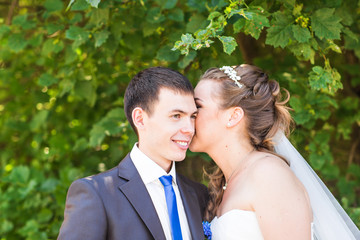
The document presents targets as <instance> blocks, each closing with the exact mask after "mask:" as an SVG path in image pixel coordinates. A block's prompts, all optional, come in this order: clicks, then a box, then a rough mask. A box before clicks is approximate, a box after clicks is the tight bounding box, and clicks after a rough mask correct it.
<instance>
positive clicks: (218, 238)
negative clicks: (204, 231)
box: [211, 209, 313, 240]
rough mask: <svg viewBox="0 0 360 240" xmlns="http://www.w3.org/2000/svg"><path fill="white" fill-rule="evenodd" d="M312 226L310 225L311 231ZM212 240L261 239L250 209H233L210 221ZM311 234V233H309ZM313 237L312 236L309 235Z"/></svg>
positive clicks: (253, 214)
mask: <svg viewBox="0 0 360 240" xmlns="http://www.w3.org/2000/svg"><path fill="white" fill-rule="evenodd" d="M312 231H313V227H312V225H311V232H312ZM211 232H212V237H211V239H212V240H263V239H264V237H263V236H262V234H261V230H260V227H259V224H258V221H257V219H256V215H255V213H254V212H252V211H244V210H239V209H233V210H230V211H228V212H226V213H225V214H223V215H222V216H221V217H215V218H214V219H213V220H212V221H211ZM311 235H312V236H313V234H311ZM311 239H313V237H311Z"/></svg>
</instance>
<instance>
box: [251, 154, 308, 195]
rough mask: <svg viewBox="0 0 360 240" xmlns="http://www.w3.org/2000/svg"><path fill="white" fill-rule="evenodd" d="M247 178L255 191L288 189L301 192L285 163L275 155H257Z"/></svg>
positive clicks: (293, 175)
mask: <svg viewBox="0 0 360 240" xmlns="http://www.w3.org/2000/svg"><path fill="white" fill-rule="evenodd" d="M249 177H250V180H251V182H252V183H253V184H255V185H256V188H257V189H264V188H267V189H273V188H277V189H279V188H281V187H284V188H285V189H286V188H289V187H290V188H294V189H299V190H301V184H299V181H298V179H297V178H296V176H295V174H294V173H293V172H292V171H291V169H290V167H289V165H288V164H287V162H285V161H284V160H283V159H281V158H280V157H278V156H276V155H272V154H268V153H261V154H259V155H258V156H257V158H256V160H254V163H253V164H252V165H251V166H250V168H249Z"/></svg>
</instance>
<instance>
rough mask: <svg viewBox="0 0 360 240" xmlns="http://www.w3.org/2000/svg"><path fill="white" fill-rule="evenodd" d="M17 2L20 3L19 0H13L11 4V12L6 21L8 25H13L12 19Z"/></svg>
mask: <svg viewBox="0 0 360 240" xmlns="http://www.w3.org/2000/svg"><path fill="white" fill-rule="evenodd" d="M17 4H18V0H13V1H12V2H11V6H10V9H9V12H8V15H7V18H6V22H5V23H6V25H11V21H12V18H13V15H14V10H15V7H16V5H17Z"/></svg>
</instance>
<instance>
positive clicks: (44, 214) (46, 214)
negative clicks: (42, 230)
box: [36, 208, 53, 223]
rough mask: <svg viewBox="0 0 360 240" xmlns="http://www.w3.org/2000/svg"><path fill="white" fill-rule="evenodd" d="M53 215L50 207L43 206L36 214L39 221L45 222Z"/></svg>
mask: <svg viewBox="0 0 360 240" xmlns="http://www.w3.org/2000/svg"><path fill="white" fill-rule="evenodd" d="M52 217H53V212H52V211H51V210H50V209H46V208H43V209H41V210H40V212H39V213H37V214H36V218H37V220H38V222H39V223H47V222H49V221H50V220H51V218H52Z"/></svg>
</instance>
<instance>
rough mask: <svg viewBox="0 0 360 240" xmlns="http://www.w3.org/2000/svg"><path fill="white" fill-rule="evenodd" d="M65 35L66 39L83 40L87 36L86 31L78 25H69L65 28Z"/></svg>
mask: <svg viewBox="0 0 360 240" xmlns="http://www.w3.org/2000/svg"><path fill="white" fill-rule="evenodd" d="M65 36H66V38H67V39H70V40H78V39H80V40H82V41H85V40H86V39H87V38H88V33H87V32H86V31H85V30H84V29H82V28H80V27H77V26H70V28H69V29H68V30H66V32H65Z"/></svg>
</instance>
